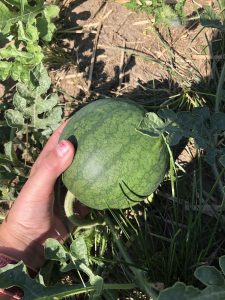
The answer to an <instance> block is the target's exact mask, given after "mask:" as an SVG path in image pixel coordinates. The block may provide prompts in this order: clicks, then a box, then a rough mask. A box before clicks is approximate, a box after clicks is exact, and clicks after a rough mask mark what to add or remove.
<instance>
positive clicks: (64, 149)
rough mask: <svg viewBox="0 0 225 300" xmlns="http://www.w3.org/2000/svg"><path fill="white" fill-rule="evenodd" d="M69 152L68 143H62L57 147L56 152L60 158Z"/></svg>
mask: <svg viewBox="0 0 225 300" xmlns="http://www.w3.org/2000/svg"><path fill="white" fill-rule="evenodd" d="M68 151H69V147H68V144H67V143H66V141H63V140H62V141H61V142H60V143H59V144H58V145H57V146H56V152H57V154H58V156H59V157H63V156H64V155H65V154H66V153H67V152H68Z"/></svg>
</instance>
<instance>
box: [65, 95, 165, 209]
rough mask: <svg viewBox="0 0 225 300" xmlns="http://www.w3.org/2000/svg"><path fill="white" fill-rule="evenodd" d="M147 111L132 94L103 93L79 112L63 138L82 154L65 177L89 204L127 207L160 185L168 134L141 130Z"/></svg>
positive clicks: (82, 199) (76, 157)
mask: <svg viewBox="0 0 225 300" xmlns="http://www.w3.org/2000/svg"><path fill="white" fill-rule="evenodd" d="M145 114H146V111H145V110H144V109H143V107H142V106H140V105H138V104H136V103H135V102H132V101H130V100H127V99H124V100H117V99H102V100H97V101H95V102H92V103H90V104H88V105H87V106H85V107H84V108H82V109H81V110H79V111H78V112H76V113H75V114H74V115H73V117H72V118H71V119H70V121H69V122H68V124H67V126H66V127H65V129H64V131H63V133H62V135H61V139H69V140H71V141H72V142H73V143H74V144H75V147H76V155H75V157H74V160H73V162H72V164H71V166H70V167H69V168H68V169H67V170H66V171H65V172H64V174H63V182H64V184H65V186H66V187H67V189H68V190H69V191H70V192H71V193H73V194H74V195H75V196H76V198H77V199H78V200H79V201H80V202H82V203H83V204H85V205H87V206H89V207H92V208H95V209H106V208H117V209H122V208H127V207H131V206H133V205H135V204H137V203H139V202H140V201H141V200H142V199H143V198H145V197H147V196H148V195H150V194H151V193H152V192H154V191H155V190H156V188H157V187H158V185H159V184H160V183H161V182H162V180H163V178H164V176H165V173H166V170H167V167H168V152H167V149H166V145H165V143H164V141H163V139H162V138H161V137H160V138H152V137H150V136H148V135H145V134H143V133H141V132H140V131H138V130H137V128H138V126H139V124H140V122H141V120H142V119H143V117H144V116H145Z"/></svg>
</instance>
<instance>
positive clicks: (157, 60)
mask: <svg viewBox="0 0 225 300" xmlns="http://www.w3.org/2000/svg"><path fill="white" fill-rule="evenodd" d="M196 3H197V2H196V1H195V2H192V1H191V0H189V1H186V6H185V10H186V13H187V14H188V15H196V14H197V12H198V10H199V9H201V8H202V6H203V5H206V4H210V3H211V2H210V3H206V1H198V3H197V4H196ZM211 5H212V3H211ZM150 24H151V16H147V15H146V14H143V13H136V12H133V11H130V10H127V9H126V8H125V7H124V6H122V5H121V4H119V3H115V2H110V1H109V2H104V1H100V0H89V1H76V2H75V1H65V3H64V8H63V11H62V18H61V27H62V30H61V32H62V35H63V38H62V40H61V42H62V48H63V47H64V48H65V49H67V50H66V51H68V52H70V53H72V55H73V58H74V60H75V61H76V62H75V63H74V65H73V66H72V71H71V67H69V68H67V70H66V73H65V74H64V75H65V76H62V77H60V80H59V79H58V77H57V76H56V78H55V81H56V82H57V85H58V86H59V87H60V88H61V89H62V90H63V91H65V92H66V94H68V95H70V96H73V97H75V98H76V97H77V96H79V94H80V95H82V96H83V97H84V98H85V97H88V96H89V95H90V93H92V96H93V95H96V96H101V95H110V96H111V95H116V96H118V95H122V94H126V93H128V94H129V96H130V95H131V96H134V97H136V96H138V95H139V93H140V92H141V94H144V95H147V97H149V96H151V95H152V96H154V92H155V90H156V89H162V91H163V96H164V98H166V97H168V96H169V95H171V94H172V93H173V91H174V89H175V90H177V87H182V88H184V87H188V86H190V85H192V84H193V83H196V82H199V81H202V80H203V79H204V78H208V77H210V73H211V66H210V60H211V57H210V55H209V54H207V49H206V48H207V47H208V44H209V43H210V42H211V40H212V37H213V31H212V30H211V29H204V30H201V29H202V27H201V26H200V25H199V21H198V20H196V21H195V20H194V21H192V22H189V23H188V24H186V26H185V25H182V26H178V27H171V28H167V27H166V26H163V25H162V26H159V27H158V28H157V29H154V28H153V27H152V26H151V25H150ZM70 28H74V29H71V30H70ZM53 77H54V76H53ZM142 96H143V95H142ZM155 104H156V105H157V100H156V102H155Z"/></svg>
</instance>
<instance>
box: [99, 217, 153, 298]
mask: <svg viewBox="0 0 225 300" xmlns="http://www.w3.org/2000/svg"><path fill="white" fill-rule="evenodd" d="M105 220H106V224H107V225H108V226H109V228H110V230H111V232H112V235H113V238H114V241H115V243H116V245H117V247H118V249H119V251H120V253H121V255H122V256H123V258H124V260H125V261H126V263H128V264H129V268H130V269H131V271H132V272H133V274H134V276H135V280H136V282H137V285H138V286H139V287H140V289H141V290H142V291H143V292H145V293H146V294H147V296H148V297H150V298H152V299H153V300H156V299H157V297H158V295H157V293H156V292H155V291H154V290H153V289H152V287H151V284H150V283H148V282H147V281H146V279H145V278H144V276H143V273H142V271H141V270H140V269H138V268H136V267H133V266H134V263H133V261H132V259H131V258H130V256H129V254H128V253H127V251H126V249H125V248H124V246H123V244H122V242H121V241H120V239H119V238H118V236H117V233H116V231H115V229H114V226H113V224H112V222H111V220H110V218H109V217H108V216H107V215H106V216H105Z"/></svg>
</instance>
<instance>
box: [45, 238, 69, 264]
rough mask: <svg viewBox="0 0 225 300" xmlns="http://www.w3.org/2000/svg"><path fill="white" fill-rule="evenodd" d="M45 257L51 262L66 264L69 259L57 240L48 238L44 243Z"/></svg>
mask: <svg viewBox="0 0 225 300" xmlns="http://www.w3.org/2000/svg"><path fill="white" fill-rule="evenodd" d="M45 257H46V258H47V259H51V260H57V261H60V262H66V261H68V259H69V254H68V252H67V250H66V249H65V248H64V246H63V245H61V244H60V243H59V242H58V241H57V240H55V239H52V238H49V239H47V240H46V241H45Z"/></svg>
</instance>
